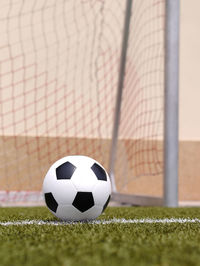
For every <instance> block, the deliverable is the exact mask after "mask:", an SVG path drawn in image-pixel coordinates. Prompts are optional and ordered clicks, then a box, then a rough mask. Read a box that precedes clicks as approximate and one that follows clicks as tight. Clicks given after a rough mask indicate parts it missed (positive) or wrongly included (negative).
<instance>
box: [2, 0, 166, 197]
mask: <svg viewBox="0 0 200 266" xmlns="http://www.w3.org/2000/svg"><path fill="white" fill-rule="evenodd" d="M125 6H126V1H121V0H116V1H112V0H108V1H104V0H79V1H72V0H70V1H64V0H59V1H57V0H48V1H47V0H40V1H39V0H38V1H37V0H29V1H23V0H9V1H7V0H3V1H1V3H0V7H1V10H2V11H3V12H1V14H0V29H1V38H0V88H1V90H0V101H1V107H0V108H1V112H0V113H1V115H0V136H1V137H0V147H1V148H0V186H1V193H0V201H1V202H8V201H21V202H23V201H27V200H28V198H31V200H32V201H35V200H41V193H40V191H41V186H42V182H43V178H44V176H45V174H46V172H47V170H48V168H49V167H50V165H51V164H52V163H53V162H55V161H56V160H57V159H59V158H61V157H63V156H66V155H71V154H83V155H88V156H91V157H93V158H94V159H96V160H98V161H99V162H100V163H102V164H103V165H104V166H105V168H107V167H108V163H109V151H110V145H111V138H112V128H113V121H114V111H115V101H116V95H117V83H118V70H119V63H120V53H121V46H122V34H123V26H124V25H123V24H124V16H125ZM163 17H164V0H163V1H158V0H149V1H140V0H136V1H133V10H132V17H131V30H130V38H129V48H128V54H127V63H126V76H125V87H124V92H123V99H122V110H121V111H122V112H121V121H120V129H119V142H118V149H117V150H118V153H117V161H116V162H117V164H116V165H117V166H116V169H115V171H116V183H117V187H118V190H119V191H125V192H128V193H129V192H130V193H132V192H133V191H134V189H133V190H130V189H129V190H128V184H130V183H131V182H134V180H135V178H134V177H139V176H140V177H141V176H146V175H148V176H156V175H160V174H161V173H162V159H161V154H162V150H163V149H162V145H161V141H160V140H161V138H162V124H163V103H162V99H163V31H164V26H163ZM140 180H141V178H140ZM147 183H148V182H147ZM131 184H132V183H131ZM134 187H135V186H134ZM136 187H137V186H136ZM34 195H35V197H34Z"/></svg>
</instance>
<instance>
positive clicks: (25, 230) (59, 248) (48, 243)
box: [0, 207, 200, 266]
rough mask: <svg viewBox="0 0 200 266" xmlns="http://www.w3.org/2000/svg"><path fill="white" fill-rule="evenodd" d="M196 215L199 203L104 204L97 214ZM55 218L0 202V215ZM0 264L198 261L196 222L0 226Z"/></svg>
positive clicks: (199, 233)
mask: <svg viewBox="0 0 200 266" xmlns="http://www.w3.org/2000/svg"><path fill="white" fill-rule="evenodd" d="M114 217H115V218H126V219H135V218H139V219H140V218H145V217H148V218H172V217H173V218H175V217H176V218H200V209H199V208H174V209H170V208H141V207H121V208H118V207H113V208H111V207H110V208H107V210H106V212H105V213H104V214H103V215H102V216H101V217H100V219H106V220H107V219H112V218H114ZM25 219H30V220H32V219H34V220H36V219H41V220H44V221H46V220H48V221H49V220H55V218H54V217H53V216H52V215H51V213H50V212H49V211H48V210H47V209H46V208H43V207H40V208H39V207H38V208H1V209H0V221H14V220H25ZM0 265H1V266H3V265H6V266H8V265H12V266H13V265H14V266H18V265H20V266H22V265H31V266H33V265H41V266H45V265H48V266H51V265H59V266H62V265H63V266H64V265H65V266H72V265H83V266H90V265H91V266H96V265H99V266H107V265H109V266H112V265H120V266H124V265H125V266H128V265H136V266H137V265H163V266H167V265H170V266H171V265H172V266H174V265H181V266H184V265H187V266H190V265H200V224H199V223H186V224H178V223H173V224H108V225H103V224H100V225H93V224H80V223H77V224H72V225H65V226H63V225H59V226H52V225H42V226H40V225H24V226H22V225H19V226H16V225H13V226H7V227H5V226H0Z"/></svg>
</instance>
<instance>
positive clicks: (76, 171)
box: [43, 155, 111, 221]
mask: <svg viewBox="0 0 200 266" xmlns="http://www.w3.org/2000/svg"><path fill="white" fill-rule="evenodd" d="M43 193H44V199H45V202H46V205H47V207H48V208H49V210H50V211H51V212H52V213H53V214H54V215H55V216H56V217H58V218H60V219H61V220H65V221H83V220H92V219H95V218H97V217H98V216H99V215H100V214H101V213H102V212H103V211H104V210H105V208H106V207H107V205H108V203H109V200H110V195H111V183H110V178H109V176H108V174H107V172H106V170H105V169H104V168H103V166H102V165H101V164H100V163H98V162H97V161H95V160H94V159H92V158H90V157H87V156H82V155H73V156H66V157H64V158H61V159H60V160H58V161H56V162H55V163H54V164H53V165H52V166H51V167H50V169H49V170H48V172H47V174H46V176H45V178H44V182H43Z"/></svg>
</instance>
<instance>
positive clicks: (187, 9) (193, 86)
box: [180, 0, 200, 140]
mask: <svg viewBox="0 0 200 266" xmlns="http://www.w3.org/2000/svg"><path fill="white" fill-rule="evenodd" d="M180 1H181V20H180V139H181V140H200V13H199V12H200V1H199V0H180Z"/></svg>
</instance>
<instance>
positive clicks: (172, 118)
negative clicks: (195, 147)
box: [110, 0, 180, 207]
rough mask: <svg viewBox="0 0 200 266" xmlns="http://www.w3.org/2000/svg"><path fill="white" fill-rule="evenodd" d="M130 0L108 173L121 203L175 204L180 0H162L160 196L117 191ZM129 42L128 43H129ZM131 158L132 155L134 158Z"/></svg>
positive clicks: (114, 197) (127, 9)
mask: <svg viewBox="0 0 200 266" xmlns="http://www.w3.org/2000/svg"><path fill="white" fill-rule="evenodd" d="M131 6H132V0H127V8H126V16H125V23H124V35H123V36H124V38H123V42H122V52H121V61H120V71H119V81H118V95H117V101H116V109H115V110H116V111H115V122H114V127H113V137H112V147H111V156H110V176H111V177H112V180H113V200H116V201H118V202H121V203H128V204H135V205H147V206H148V205H150V206H154V205H157V206H163V205H164V206H168V207H176V206H178V150H179V145H178V106H179V105H178V102H179V100H178V91H179V13H180V3H179V0H175V1H173V0H166V1H165V6H164V8H165V19H164V23H165V28H164V66H165V67H164V81H165V82H164V121H163V123H164V132H163V142H164V152H163V165H164V168H163V179H164V181H163V196H162V197H155V196H146V195H128V194H123V193H117V189H116V186H115V178H114V168H115V167H114V162H115V157H116V150H117V139H118V131H119V122H120V109H121V102H122V97H123V92H122V91H123V86H124V84H123V81H124V74H125V61H126V52H127V49H128V35H129V26H130V17H131V11H130V10H131ZM130 45H131V44H130ZM133 160H134V158H133Z"/></svg>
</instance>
